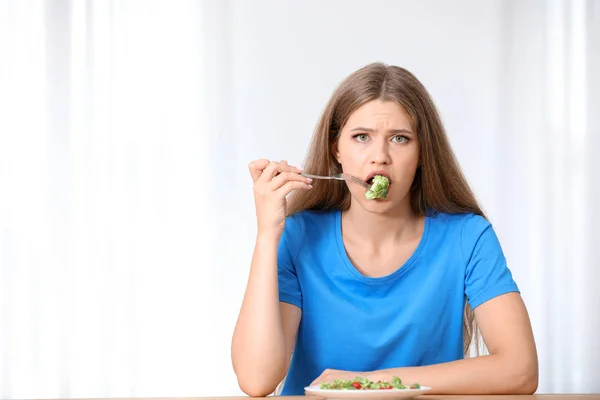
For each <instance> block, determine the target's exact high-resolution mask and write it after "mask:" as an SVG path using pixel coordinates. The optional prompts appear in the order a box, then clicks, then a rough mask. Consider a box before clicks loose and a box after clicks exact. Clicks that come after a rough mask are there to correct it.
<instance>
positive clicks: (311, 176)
mask: <svg viewBox="0 0 600 400" xmlns="http://www.w3.org/2000/svg"><path fill="white" fill-rule="evenodd" d="M302 176H305V177H307V178H314V179H337V180H340V181H344V180H345V179H344V178H342V177H341V176H339V175H334V176H321V175H311V174H305V173H302Z"/></svg>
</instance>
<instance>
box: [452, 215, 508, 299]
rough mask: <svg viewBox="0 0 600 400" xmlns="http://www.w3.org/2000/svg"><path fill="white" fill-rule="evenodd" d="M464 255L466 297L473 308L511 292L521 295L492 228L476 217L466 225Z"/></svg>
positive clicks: (464, 230) (468, 219)
mask: <svg viewBox="0 0 600 400" xmlns="http://www.w3.org/2000/svg"><path fill="white" fill-rule="evenodd" d="M462 253H463V257H464V258H465V261H466V271H465V294H466V295H467V299H468V301H469V304H470V305H471V308H473V309H475V308H476V307H478V306H479V305H481V304H483V303H485V302H486V301H488V300H490V299H493V298H494V297H497V296H500V295H502V294H505V293H509V292H519V288H518V287H517V284H516V283H515V281H514V280H513V277H512V273H511V272H510V270H509V268H508V266H507V265H506V259H505V257H504V253H503V251H502V247H501V246H500V242H499V240H498V237H497V235H496V233H495V232H494V229H493V228H492V225H491V224H490V223H489V221H487V220H486V219H485V218H483V217H481V216H478V215H472V216H469V217H467V219H466V220H465V221H464V225H463V231H462Z"/></svg>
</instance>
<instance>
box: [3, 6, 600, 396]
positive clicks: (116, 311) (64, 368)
mask: <svg viewBox="0 0 600 400" xmlns="http://www.w3.org/2000/svg"><path fill="white" fill-rule="evenodd" d="M370 4H372V6H370V7H368V8H366V6H365V4H364V3H362V2H347V1H343V0H335V1H331V2H327V3H326V5H324V3H322V2H319V1H316V0H314V1H302V2H299V1H290V2H284V3H281V2H278V1H274V0H257V1H255V2H252V3H249V2H245V1H242V0H227V1H217V0H206V1H199V0H174V1H171V0H170V1H166V0H165V1H146V0H127V1H125V0H112V1H108V0H107V1H96V0H77V1H68V0H54V1H43V0H12V1H11V0H0V397H1V398H6V399H10V398H42V397H46V398H47V397H108V396H120V397H123V396H217V395H235V394H240V391H239V389H238V388H237V384H236V381H235V377H234V375H233V371H232V369H231V365H230V360H229V340H230V337H231V333H232V329H233V325H234V323H235V319H236V317H237V312H238V310H239V305H240V301H241V298H242V295H243V290H244V286H245V282H246V277H247V271H248V265H249V259H250V255H251V251H252V246H253V239H254V233H253V232H254V227H255V217H254V215H253V200H252V197H251V188H250V181H249V177H248V174H247V170H246V165H247V163H248V161H249V160H250V159H253V158H258V157H273V158H278V159H281V158H287V159H288V160H290V162H294V163H299V162H300V161H301V160H302V157H303V155H304V151H305V146H306V144H307V142H308V139H309V138H310V130H311V129H312V128H313V126H314V123H315V122H316V119H317V117H318V112H319V111H320V110H321V108H322V106H323V103H324V101H325V100H326V97H327V96H328V94H329V93H330V91H331V89H332V88H333V86H334V85H335V84H336V83H337V81H339V79H341V78H342V77H343V75H345V74H346V73H348V72H350V70H352V69H354V66H359V65H362V64H365V63H367V62H371V61H375V60H379V59H381V60H383V61H390V62H395V63H396V61H397V63H398V64H402V65H405V66H407V67H409V69H411V70H413V71H414V72H415V73H416V74H417V75H418V76H420V77H422V78H423V79H424V81H425V83H426V85H427V86H428V87H429V88H430V89H431V91H432V93H433V95H434V97H435V98H436V101H437V102H438V105H439V106H440V109H441V112H442V114H443V116H444V118H445V120H446V122H447V126H448V128H449V133H450V136H451V139H452V140H453V144H454V145H455V148H456V150H457V154H458V156H459V159H460V161H461V163H462V164H463V166H464V168H465V173H466V174H467V176H468V177H469V179H470V180H471V181H472V183H473V185H474V188H475V190H476V192H477V194H478V195H479V197H480V199H481V200H482V202H483V204H484V207H485V209H486V211H487V212H488V214H489V216H490V218H491V219H492V222H493V223H494V225H495V227H496V229H497V231H498V233H499V235H500V238H501V240H502V244H503V247H504V249H505V251H506V254H507V257H508V259H509V262H510V264H511V268H512V269H513V272H514V274H515V276H516V278H517V280H518V283H519V286H520V287H521V289H522V291H523V296H524V298H525V301H526V303H527V306H528V308H529V311H530V314H531V318H532V322H533V325H534V330H535V334H536V340H537V344H538V350H539V353H540V372H541V375H540V388H539V392H540V393H547V392H563V393H574V392H579V393H582V392H600V386H599V381H598V379H597V376H598V371H600V362H599V360H600V347H599V340H598V338H599V337H600V291H599V290H598V289H597V286H598V283H600V272H599V271H600V263H599V262H598V245H600V241H599V239H598V238H599V236H598V234H597V233H596V230H595V227H596V226H599V225H600V217H599V213H598V212H597V211H596V210H595V206H596V204H598V203H599V200H600V193H599V189H598V188H599V187H600V185H599V183H600V182H599V172H598V171H600V165H599V163H600V162H599V161H598V157H596V152H597V151H598V150H600V145H599V139H598V137H600V113H598V110H600V73H599V72H598V71H600V59H599V56H598V50H599V49H600V4H599V3H598V1H595V0H574V1H568V0H529V1H520V0H509V1H502V0H496V1H490V2H479V1H476V0H460V1H457V2H453V3H452V4H450V3H447V2H443V1H434V0H427V1H421V2H411V1H398V2H385V1H379V2H372V3H370ZM381 7H385V8H386V10H387V11H386V13H385V15H381V14H380V12H379V11H378V10H379V9H380V8H381ZM340 10H344V12H345V14H344V15H346V17H345V18H346V19H345V20H341V19H339V18H337V17H339V12H340ZM397 15H404V16H405V19H404V20H403V21H404V22H403V23H404V27H405V29H406V31H408V32H413V33H414V32H417V31H418V30H419V29H425V31H420V34H419V35H416V36H411V37H412V39H410V40H402V41H400V42H398V40H396V39H393V38H395V36H386V35H385V34H382V32H381V31H380V30H377V31H370V30H368V29H362V28H364V26H362V28H361V29H360V30H358V31H357V30H356V29H355V25H356V24H358V25H360V24H361V21H363V22H364V18H367V20H368V21H374V20H375V19H374V18H376V17H377V18H384V19H385V18H388V19H389V21H388V22H389V23H387V24H386V23H385V21H384V20H382V24H381V26H380V28H379V29H386V28H385V27H386V26H393V23H394V21H397V18H396V16H397ZM369 18H370V19H369ZM378 20H379V19H378ZM353 24H354V25H353ZM410 24H415V26H414V27H413V28H410V26H411V25H410ZM444 24H446V25H444ZM425 26H428V27H429V28H426V27H425ZM390 29H391V31H390V32H391V33H392V34H394V35H395V34H397V30H395V28H394V29H392V28H390ZM386 38H388V39H386ZM454 38H467V39H469V40H466V41H461V40H454ZM392 39H393V40H392ZM448 49H454V50H456V52H453V51H454V50H448ZM478 53H479V54H480V55H482V56H481V57H480V58H478V59H477V60H479V61H481V63H479V64H475V63H472V62H470V61H469V60H471V59H472V57H476V56H477V54H478ZM488 56H489V57H490V58H489V59H484V58H485V57H488ZM470 57H471V58H470ZM440 59H444V64H443V65H441V64H440ZM440 65H441V66H440ZM449 70H451V71H454V72H453V73H449V72H448V71H449ZM472 82H480V83H481V85H479V83H477V84H474V83H472ZM469 84H470V85H471V86H469ZM453 85H456V86H453ZM461 89H464V90H461ZM479 96H481V97H479ZM457 97H458V98H459V100H460V101H456V99H457ZM482 128H485V129H482Z"/></svg>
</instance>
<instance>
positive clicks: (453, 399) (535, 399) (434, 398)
mask: <svg viewBox="0 0 600 400" xmlns="http://www.w3.org/2000/svg"><path fill="white" fill-rule="evenodd" d="M249 399H259V397H244V396H239V397H233V396H232V397H226V396H222V397H135V398H106V399H102V398H94V399H44V400H249ZM261 399H270V400H317V399H321V398H320V397H314V396H269V397H262V398H261ZM415 400H600V393H599V394H534V395H532V396H510V395H499V396H489V395H486V396H477V395H469V396H461V395H452V396H438V395H422V396H417V397H415Z"/></svg>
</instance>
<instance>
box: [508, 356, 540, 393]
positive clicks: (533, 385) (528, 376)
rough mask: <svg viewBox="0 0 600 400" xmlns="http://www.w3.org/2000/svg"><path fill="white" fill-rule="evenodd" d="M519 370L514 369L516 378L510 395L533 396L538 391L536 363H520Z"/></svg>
mask: <svg viewBox="0 0 600 400" xmlns="http://www.w3.org/2000/svg"><path fill="white" fill-rule="evenodd" d="M521 363H522V366H521V367H520V368H514V371H515V373H516V376H515V378H514V380H513V382H514V383H515V385H514V387H513V390H512V391H513V393H512V394H526V395H530V394H534V393H535V392H536V391H537V389H538V382H539V372H538V365H537V362H522V361H521Z"/></svg>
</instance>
